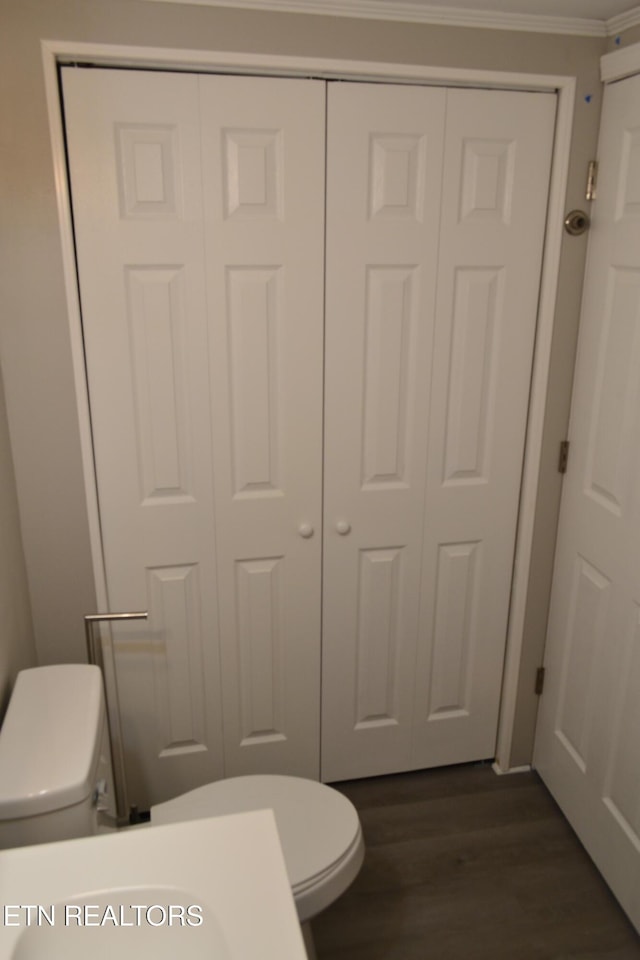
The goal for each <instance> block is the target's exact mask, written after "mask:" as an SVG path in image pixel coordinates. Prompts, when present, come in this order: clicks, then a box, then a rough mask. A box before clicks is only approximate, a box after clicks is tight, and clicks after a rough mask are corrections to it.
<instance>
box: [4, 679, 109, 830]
mask: <svg viewBox="0 0 640 960" xmlns="http://www.w3.org/2000/svg"><path fill="white" fill-rule="evenodd" d="M113 793H114V791H113V774H112V769H111V753H110V745H109V734H108V727H107V719H106V711H105V704H104V694H103V687H102V675H101V673H100V670H99V669H98V667H95V666H89V665H85V664H61V665H57V666H50V667H34V668H33V669H31V670H22V671H21V672H20V673H19V674H18V677H17V679H16V683H15V686H14V688H13V693H12V695H11V699H10V701H9V706H8V708H7V712H6V715H5V719H4V723H3V725H2V729H1V730H0V848H6V847H20V846H25V845H27V844H31V843H46V842H48V841H50V840H68V839H71V838H73V837H83V836H89V835H90V834H94V833H98V832H100V829H101V827H103V826H104V827H105V828H106V826H107V824H108V823H109V822H110V818H111V817H115V802H114V797H113Z"/></svg>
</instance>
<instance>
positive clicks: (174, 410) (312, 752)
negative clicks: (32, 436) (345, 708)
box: [63, 69, 325, 808]
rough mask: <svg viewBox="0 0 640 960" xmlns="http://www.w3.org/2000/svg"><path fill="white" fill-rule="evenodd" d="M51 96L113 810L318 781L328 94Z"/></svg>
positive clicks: (176, 88) (122, 90)
mask: <svg viewBox="0 0 640 960" xmlns="http://www.w3.org/2000/svg"><path fill="white" fill-rule="evenodd" d="M63 84H64V104H65V115H66V126H67V138H68V151H69V166H70V176H71V185H72V201H73V214H74V227H75V231H76V243H77V257H78V272H79V278H80V294H81V307H82V316H83V330H84V338H85V351H86V365H87V375H88V383H89V393H90V406H91V421H92V430H93V442H94V455H95V464H96V475H97V483H98V498H99V508H100V523H101V533H102V546H103V553H104V563H105V569H106V582H107V591H108V604H109V606H110V608H111V609H112V610H118V611H121V610H138V609H148V610H149V621H148V623H141V624H136V625H130V626H127V627H122V626H120V627H118V628H117V629H116V628H114V630H113V637H114V643H115V649H116V655H117V663H118V682H119V695H120V712H121V716H122V729H123V736H124V750H125V765H126V774H127V783H128V788H129V798H130V800H131V802H135V803H137V804H138V805H139V806H140V807H141V808H144V807H145V806H148V805H149V803H153V802H156V801H160V800H162V799H165V798H168V797H171V796H175V795H176V794H178V793H180V792H181V791H184V790H185V789H187V788H190V787H194V786H197V785H199V784H201V783H204V782H207V781H209V780H213V779H216V778H218V777H221V776H222V775H223V774H225V775H227V776H229V775H233V774H239V773H246V772H261V771H264V770H269V771H275V772H284V771H287V772H290V773H293V774H299V775H305V776H310V777H317V776H318V772H319V741H320V731H319V709H320V707H319V697H320V682H319V677H320V574H321V569H320V561H321V516H320V509H321V482H322V463H321V455H322V436H321V430H322V338H323V271H324V266H323V248H324V226H323V219H324V96H325V87H324V84H323V83H313V82H308V81H304V82H303V81H300V82H296V81H291V80H286V81H285V80H279V79H270V80H266V81H265V80H256V79H248V78H239V77H234V78H230V77H213V76H211V77H209V76H208V77H197V76H192V75H180V74H161V73H144V72H131V71H114V70H77V69H64V70H63ZM312 530H313V533H312V535H310V536H309V535H308V534H309V533H310V532H311V531H312Z"/></svg>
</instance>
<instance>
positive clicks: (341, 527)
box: [336, 520, 351, 537]
mask: <svg viewBox="0 0 640 960" xmlns="http://www.w3.org/2000/svg"><path fill="white" fill-rule="evenodd" d="M336 530H337V531H338V533H339V534H340V536H341V537H346V535H347V534H348V533H349V532H350V530H351V524H350V523H348V522H347V521H346V520H338V521H337V523H336Z"/></svg>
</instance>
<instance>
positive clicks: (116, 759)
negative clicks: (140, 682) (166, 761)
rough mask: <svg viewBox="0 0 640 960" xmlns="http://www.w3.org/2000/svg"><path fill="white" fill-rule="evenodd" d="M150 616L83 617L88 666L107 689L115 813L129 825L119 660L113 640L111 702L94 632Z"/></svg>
mask: <svg viewBox="0 0 640 960" xmlns="http://www.w3.org/2000/svg"><path fill="white" fill-rule="evenodd" d="M148 616H149V614H148V612H147V611H146V610H144V611H143V610H141V611H137V612H134V613H90V614H87V616H86V617H85V618H84V634H85V637H86V641H87V659H88V661H89V663H91V664H93V665H95V666H97V667H99V668H100V671H101V673H102V684H103V688H104V697H105V703H106V711H107V726H108V728H109V737H110V740H111V761H112V765H113V779H114V789H115V795H116V812H117V815H118V821H119V822H122V823H125V822H128V814H129V811H128V809H127V789H126V779H125V772H124V746H123V742H122V729H121V727H120V700H119V697H118V678H117V674H116V657H115V651H114V649H113V641H112V642H111V644H110V650H111V656H110V664H109V666H110V672H111V681H112V687H113V691H112V698H111V702H110V698H109V694H108V690H107V678H106V674H105V669H104V656H103V647H102V637H100V636H99V635H96V633H95V632H94V627H95V625H96V624H99V623H111V622H114V621H116V622H117V621H122V620H146V619H147V617H148ZM110 707H111V709H110ZM114 716H115V718H116V720H117V725H116V724H114V723H113V717H114Z"/></svg>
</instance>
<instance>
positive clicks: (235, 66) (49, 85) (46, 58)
mask: <svg viewBox="0 0 640 960" xmlns="http://www.w3.org/2000/svg"><path fill="white" fill-rule="evenodd" d="M41 46H42V57H43V67H44V77H45V89H46V96H47V105H48V114H49V128H50V136H51V146H52V153H53V165H54V176H55V184H56V198H57V205H58V219H59V226H60V237H61V242H62V251H63V270H64V283H65V291H66V297H67V311H68V317H69V327H70V337H71V349H72V360H73V370H74V380H75V389H76V397H77V402H78V418H79V425H80V440H81V447H82V461H83V471H84V479H85V490H86V497H87V510H88V517H89V529H90V539H91V550H92V558H93V570H94V579H95V585H96V594H97V601H98V607H99V609H100V610H106V596H107V593H106V581H105V572H104V565H103V560H102V546H101V536H100V523H99V516H98V497H97V487H96V476H95V471H94V464H93V454H92V438H91V423H90V417H89V398H88V393H87V385H86V377H85V366H84V354H83V346H82V323H81V316H80V304H79V299H78V290H77V278H76V267H75V254H74V246H73V231H72V219H71V201H70V196H69V188H68V183H67V168H66V158H65V149H64V128H63V119H62V110H61V104H60V95H59V90H58V78H57V68H58V65H59V64H62V63H67V64H69V63H91V64H99V65H101V66H119V67H127V66H130V67H138V68H140V67H149V68H154V69H166V70H190V71H194V70H195V71H200V72H203V73H207V72H212V71H218V72H220V71H223V72H227V73H241V74H256V75H272V76H273V75H276V76H291V77H317V78H323V79H352V80H360V81H363V80H368V81H373V82H386V83H412V84H425V85H426V84H429V85H440V86H466V87H494V88H496V89H511V90H529V91H531V90H535V91H542V92H554V93H556V94H557V97H558V113H557V121H556V138H555V144H554V151H553V161H552V170H551V184H550V192H549V215H548V217H547V226H546V232H545V245H544V258H543V265H542V278H541V287H540V306H539V312H538V325H537V335H536V344H535V353H534V360H533V373H532V380H531V397H530V405H529V417H528V422H527V437H526V446H525V457H524V468H523V474H522V491H521V499H520V513H519V517H518V530H517V540H516V550H515V557H514V569H513V584H512V595H511V608H510V614H509V628H508V634H507V647H506V657H505V669H504V680H503V687H502V698H501V704H500V723H499V727H498V740H497V747H496V767H497V769H498V771H500V772H506V771H507V770H508V769H509V766H510V756H511V744H512V737H513V726H514V717H515V707H516V698H517V690H518V675H519V669H520V659H521V651H522V639H523V632H524V616H525V609H526V601H527V587H528V580H529V569H530V564H531V552H532V543H533V528H534V518H535V505H536V496H537V490H538V475H539V466H540V459H541V450H542V434H543V424H544V412H545V399H546V392H547V381H548V374H549V361H550V353H551V338H552V332H553V322H554V314H555V302H556V292H557V286H558V273H559V265H560V246H561V241H562V221H563V219H564V203H565V195H566V186H567V176H568V167H569V150H570V144H571V130H572V125H573V112H574V102H575V89H576V80H575V78H574V77H562V76H550V75H545V74H525V73H505V72H500V71H497V70H468V69H463V68H460V69H458V68H455V67H454V68H452V67H428V66H411V65H404V64H389V63H371V62H365V61H350V60H332V59H321V58H313V57H290V56H271V55H265V54H243V53H226V52H210V51H203V50H173V49H164V48H162V47H130V46H122V45H113V46H112V45H106V44H92V43H76V42H73V41H62V40H60V41H59V40H43V41H42V44H41Z"/></svg>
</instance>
